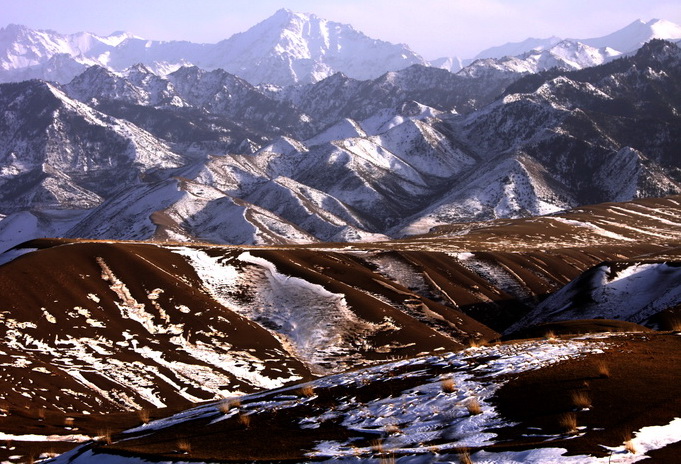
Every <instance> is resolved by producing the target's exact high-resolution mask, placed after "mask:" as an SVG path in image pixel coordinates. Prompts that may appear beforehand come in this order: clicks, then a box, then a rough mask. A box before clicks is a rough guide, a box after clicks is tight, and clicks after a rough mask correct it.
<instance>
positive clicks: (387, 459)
mask: <svg viewBox="0 0 681 464" xmlns="http://www.w3.org/2000/svg"><path fill="white" fill-rule="evenodd" d="M379 462H380V463H381V464H395V455H394V454H391V455H389V456H381V459H380V461H379Z"/></svg>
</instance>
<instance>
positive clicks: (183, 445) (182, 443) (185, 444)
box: [176, 438, 192, 454]
mask: <svg viewBox="0 0 681 464" xmlns="http://www.w3.org/2000/svg"><path fill="white" fill-rule="evenodd" d="M176 446H177V450H178V451H180V452H181V453H183V454H190V453H191V452H192V444H191V443H190V442H189V440H187V439H186V438H181V439H179V440H177V443H176Z"/></svg>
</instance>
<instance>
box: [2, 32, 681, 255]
mask: <svg viewBox="0 0 681 464" xmlns="http://www.w3.org/2000/svg"><path fill="white" fill-rule="evenodd" d="M680 77H681V50H679V48H678V46H677V45H675V44H673V43H670V42H666V41H661V40H654V41H651V42H649V43H647V44H646V45H645V46H644V47H642V48H641V49H640V50H639V51H638V52H637V53H636V54H635V55H632V56H629V57H624V58H621V59H618V60H614V61H612V62H609V63H606V64H603V65H600V66H596V67H592V68H588V69H583V70H577V71H570V72H565V71H561V70H558V69H553V70H549V71H545V72H541V73H537V74H531V75H525V74H517V73H516V74H510V73H506V72H504V73H496V74H485V75H482V76H468V75H465V74H461V73H459V74H452V73H450V72H448V71H445V70H442V69H436V68H433V67H426V66H421V65H413V66H411V67H408V68H406V69H404V70H401V71H394V72H389V73H386V74H384V75H382V76H380V77H378V78H376V79H373V80H364V81H361V80H356V79H352V78H350V77H347V76H345V75H342V74H335V75H333V76H330V77H328V78H326V79H324V80H321V81H319V82H317V83H314V84H301V85H297V86H290V87H286V88H283V89H279V88H272V87H271V86H253V85H252V84H250V83H248V82H247V81H246V80H244V79H241V78H239V77H237V76H234V75H232V74H230V73H228V72H226V71H223V70H214V71H205V70H201V69H199V68H196V67H187V68H180V69H178V70H177V71H175V72H173V73H170V74H168V75H167V76H165V77H162V76H159V75H157V74H155V73H154V72H152V71H151V70H150V69H149V68H147V67H145V66H143V65H137V66H133V67H132V68H130V69H129V70H128V71H127V72H126V73H124V74H120V73H113V72H111V71H109V70H107V69H105V68H102V67H100V66H94V67H91V68H88V69H87V70H85V71H84V72H83V73H82V74H80V75H78V76H77V77H76V78H74V79H73V80H72V81H71V82H70V83H68V84H66V85H58V84H53V83H47V82H43V81H38V80H32V81H25V82H21V83H8V84H2V85H0V106H1V107H2V108H3V109H4V115H5V117H4V118H3V120H2V122H1V123H0V140H1V141H2V144H1V145H0V146H1V147H2V152H1V153H0V192H2V199H3V201H2V203H1V204H0V208H1V210H0V214H3V215H5V216H6V217H5V219H4V220H3V221H2V222H0V239H1V240H2V241H3V243H4V245H5V247H7V246H11V245H13V244H16V243H18V242H19V241H21V240H22V239H25V238H32V237H38V236H41V235H43V236H44V235H54V236H66V237H87V238H107V239H172V240H199V241H206V242H213V243H234V244H267V243H291V242H293V243H297V242H314V241H348V240H349V241H355V240H376V239H386V238H389V237H400V236H404V235H405V234H414V233H425V232H428V231H429V230H430V229H431V228H432V227H435V226H438V225H444V224H449V223H453V222H468V221H479V220H488V219H494V218H502V217H507V218H513V217H523V216H528V215H538V214H547V213H552V212H555V211H559V210H564V209H566V208H570V207H574V206H578V205H584V204H595V203H601V202H606V201H626V200H631V199H634V198H641V197H659V196H664V195H670V194H675V193H681V171H680V170H679V169H680V168H681V166H680V165H679V159H680V158H679V156H678V155H679V152H678V151H679V148H678V147H679V146H681V145H680V143H679V142H680V139H681V129H680V128H681V124H680V122H681V121H679V114H680V111H681V89H680V87H679V82H681V80H680V79H679V78H680Z"/></svg>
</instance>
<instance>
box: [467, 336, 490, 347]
mask: <svg viewBox="0 0 681 464" xmlns="http://www.w3.org/2000/svg"><path fill="white" fill-rule="evenodd" d="M485 345H487V340H485V339H484V338H472V337H471V338H469V339H468V347H469V348H479V347H481V346H485Z"/></svg>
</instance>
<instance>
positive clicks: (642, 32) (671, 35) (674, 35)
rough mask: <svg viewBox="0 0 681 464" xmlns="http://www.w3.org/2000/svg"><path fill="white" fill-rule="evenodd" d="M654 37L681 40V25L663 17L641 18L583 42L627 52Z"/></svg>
mask: <svg viewBox="0 0 681 464" xmlns="http://www.w3.org/2000/svg"><path fill="white" fill-rule="evenodd" d="M652 39H664V40H679V39H681V26H679V25H678V24H675V23H672V22H671V21H666V20H663V19H652V20H650V21H648V22H643V21H641V20H640V19H639V20H636V21H634V22H633V23H631V24H629V25H628V26H626V27H625V28H623V29H620V30H618V31H616V32H613V33H612V34H608V35H605V36H603V37H596V38H593V39H586V40H581V42H583V43H585V44H587V45H590V46H592V47H596V48H603V47H610V48H613V49H615V50H618V51H620V52H622V53H627V52H632V51H634V50H636V49H638V48H640V47H641V46H642V45H643V44H644V43H646V42H648V41H650V40H652Z"/></svg>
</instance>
